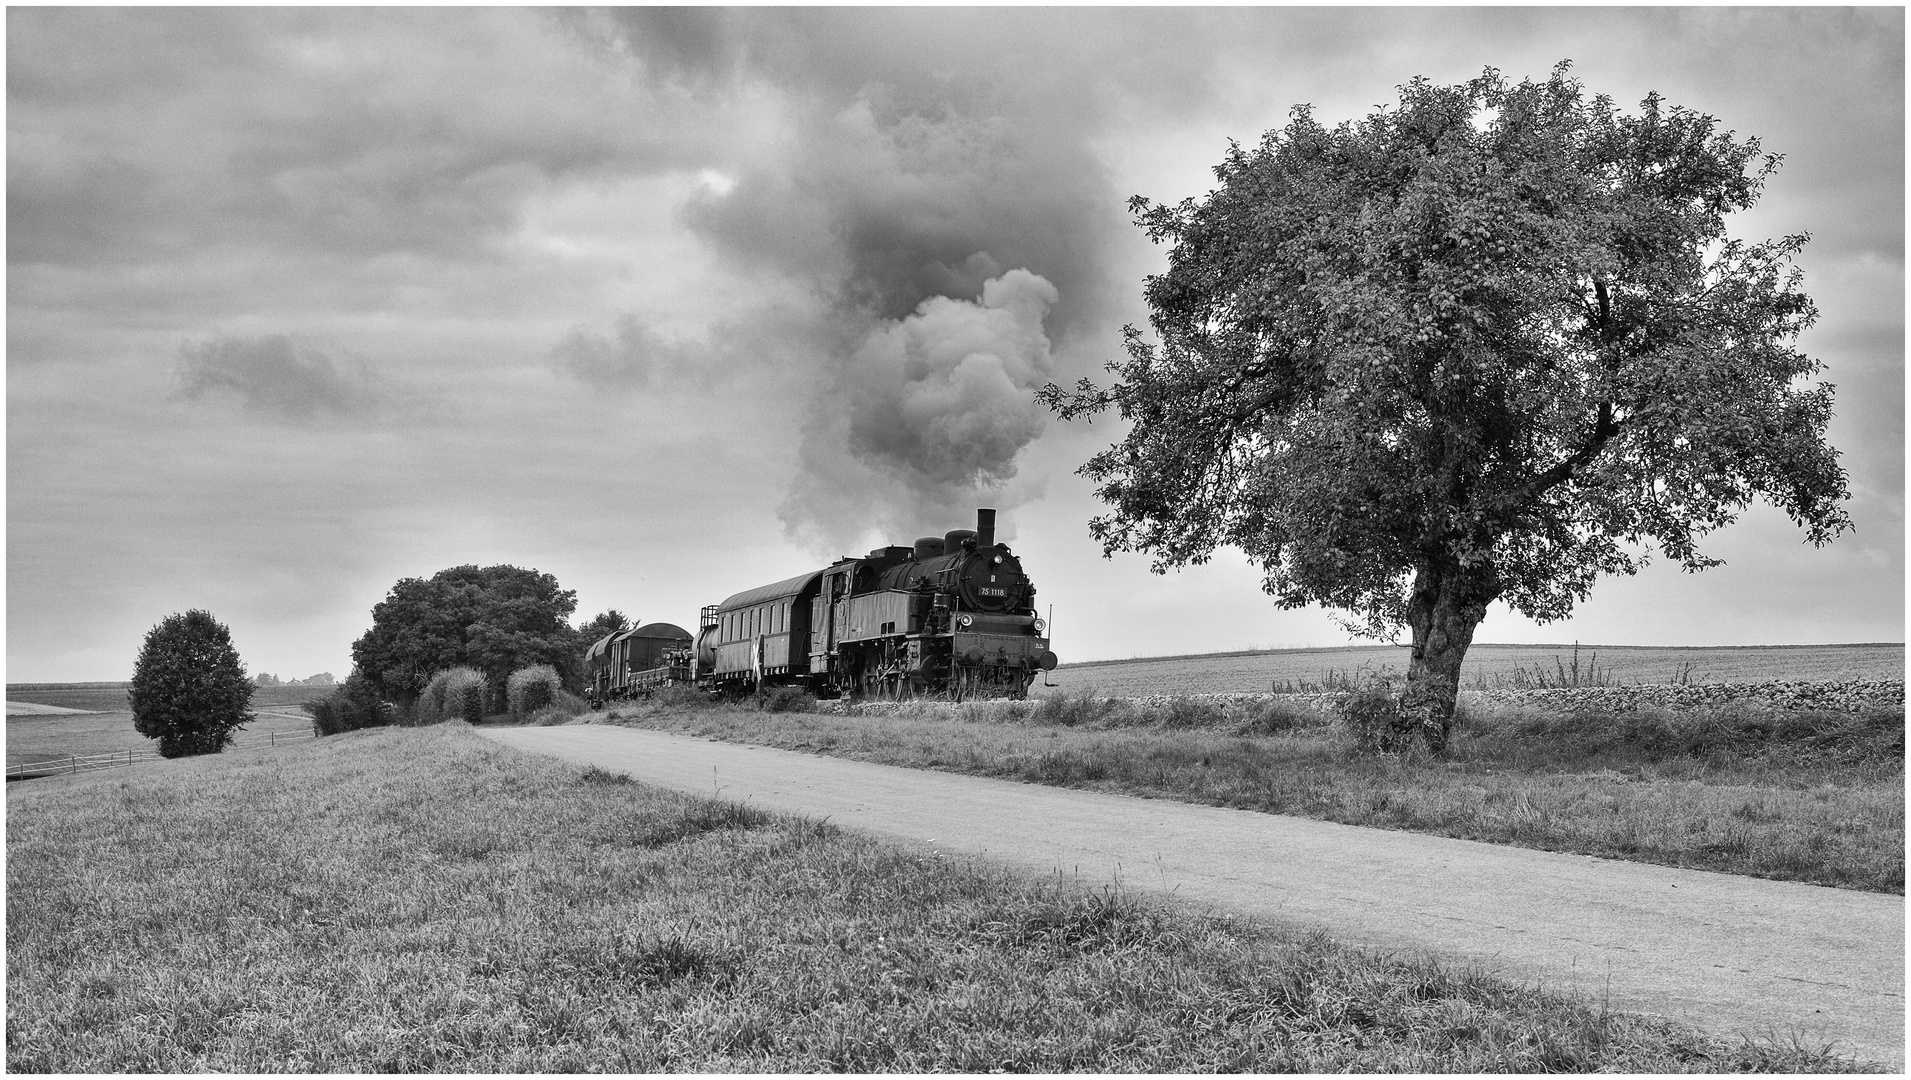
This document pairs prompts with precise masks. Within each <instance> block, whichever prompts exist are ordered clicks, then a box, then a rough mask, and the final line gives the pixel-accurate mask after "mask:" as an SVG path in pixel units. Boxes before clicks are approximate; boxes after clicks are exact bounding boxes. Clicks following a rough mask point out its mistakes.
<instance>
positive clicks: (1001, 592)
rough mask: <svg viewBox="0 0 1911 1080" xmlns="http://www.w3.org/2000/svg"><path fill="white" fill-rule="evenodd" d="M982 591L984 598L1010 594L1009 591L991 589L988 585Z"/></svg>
mask: <svg viewBox="0 0 1911 1080" xmlns="http://www.w3.org/2000/svg"><path fill="white" fill-rule="evenodd" d="M980 591H981V593H982V595H983V596H1007V595H1008V594H1009V591H1008V590H1007V589H991V588H989V587H988V586H987V585H984V586H982V588H981V590H980Z"/></svg>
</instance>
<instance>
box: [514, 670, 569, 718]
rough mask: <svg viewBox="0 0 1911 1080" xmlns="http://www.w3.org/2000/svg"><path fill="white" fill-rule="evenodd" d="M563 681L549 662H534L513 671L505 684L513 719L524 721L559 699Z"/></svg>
mask: <svg viewBox="0 0 1911 1080" xmlns="http://www.w3.org/2000/svg"><path fill="white" fill-rule="evenodd" d="M562 689H563V681H562V680H561V679H559V678H558V675H557V669H556V668H554V667H552V666H551V665H549V664H533V665H531V666H530V667H521V668H519V669H517V670H516V671H513V672H512V673H511V678H510V679H509V681H507V682H506V684H505V692H504V697H505V703H506V707H507V708H508V709H509V711H510V713H511V719H513V720H515V721H517V722H518V723H520V724H521V723H523V722H524V721H525V720H526V719H527V718H529V717H530V715H531V714H532V713H534V712H536V711H538V710H539V709H542V708H544V707H545V706H546V705H549V704H551V703H552V702H553V701H556V700H557V695H558V693H559V691H561V690H562Z"/></svg>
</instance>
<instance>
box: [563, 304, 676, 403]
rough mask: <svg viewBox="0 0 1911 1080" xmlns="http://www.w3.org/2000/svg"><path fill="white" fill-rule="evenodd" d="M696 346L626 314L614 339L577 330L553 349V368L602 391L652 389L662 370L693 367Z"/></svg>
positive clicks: (581, 329) (618, 323) (583, 329)
mask: <svg viewBox="0 0 1911 1080" xmlns="http://www.w3.org/2000/svg"><path fill="white" fill-rule="evenodd" d="M697 351H698V350H697V349H696V347H695V346H694V345H691V344H688V343H684V342H677V341H666V340H664V339H663V338H662V337H660V336H659V335H658V334H657V333H656V331H654V330H652V329H650V327H648V326H645V325H644V324H643V323H641V322H639V321H638V319H637V316H635V315H633V314H630V313H628V312H626V313H625V314H623V315H622V316H620V317H619V318H618V320H617V330H616V333H615V336H608V335H604V334H599V333H597V332H595V331H592V330H589V329H586V328H584V327H578V328H577V329H574V330H572V331H571V332H570V333H568V334H566V335H564V339H563V340H562V341H560V342H558V343H557V345H556V346H554V347H553V348H552V349H551V366H552V368H553V369H555V370H556V371H558V372H559V373H561V374H565V375H570V376H572V377H573V378H576V379H579V380H582V381H583V382H585V383H586V384H588V385H590V386H592V387H595V388H597V389H599V390H633V389H639V388H643V387H646V386H649V385H650V384H651V382H652V380H653V378H654V377H655V376H656V374H657V372H658V370H659V369H662V370H663V371H665V372H666V373H670V372H674V371H676V370H678V369H681V368H683V367H685V366H687V365H689V364H694V363H695V362H696V361H695V359H694V354H695V353H696V352H697Z"/></svg>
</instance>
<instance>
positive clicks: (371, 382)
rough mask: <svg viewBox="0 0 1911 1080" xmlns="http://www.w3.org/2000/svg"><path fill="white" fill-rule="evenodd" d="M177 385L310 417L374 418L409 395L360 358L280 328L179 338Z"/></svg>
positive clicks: (195, 393) (198, 395) (401, 405)
mask: <svg viewBox="0 0 1911 1080" xmlns="http://www.w3.org/2000/svg"><path fill="white" fill-rule="evenodd" d="M173 393H174V395H175V396H177V397H179V398H182V399H184V400H187V401H199V400H203V399H205V398H208V397H212V396H217V395H221V394H225V393H230V394H234V395H236V396H237V397H238V399H239V401H240V403H241V404H242V405H244V406H245V408H246V409H247V410H248V411H250V412H254V413H260V414H263V415H267V416H275V417H281V418H284V419H288V420H298V421H307V422H310V421H317V420H323V419H328V418H332V419H358V420H362V419H369V418H373V417H377V416H381V415H386V414H390V413H393V412H399V411H404V410H405V409H406V408H407V407H408V405H409V403H410V395H409V394H407V393H405V392H404V391H402V390H400V389H399V388H397V387H395V386H393V385H392V384H391V383H389V382H388V381H387V380H385V379H384V378H382V377H381V376H379V374H378V373H377V372H375V371H373V370H372V369H371V368H370V367H369V366H368V365H366V364H365V363H364V362H363V361H360V360H355V359H346V360H340V361H335V360H333V359H332V358H330V357H328V356H326V355H325V354H324V353H322V352H319V351H318V350H316V349H313V348H309V347H305V346H301V345H299V344H298V343H297V342H295V341H293V339H292V338H290V337H288V336H285V335H282V334H275V335H268V336H265V337H228V338H215V339H212V340H210V341H205V342H200V343H197V344H195V343H193V342H186V343H185V344H182V345H181V346H180V347H179V362H178V365H177V366H176V367H175V368H174V369H173Z"/></svg>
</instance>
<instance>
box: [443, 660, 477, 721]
mask: <svg viewBox="0 0 1911 1080" xmlns="http://www.w3.org/2000/svg"><path fill="white" fill-rule="evenodd" d="M489 689H490V683H489V680H487V679H486V678H485V677H484V672H482V671H479V670H478V669H477V668H470V667H455V668H452V669H451V670H450V671H447V672H445V700H444V708H443V710H442V711H441V712H440V713H439V716H438V718H439V719H441V720H463V721H464V722H466V723H468V724H475V723H477V722H478V721H480V720H482V719H484V699H485V692H486V691H487V690H489Z"/></svg>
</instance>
